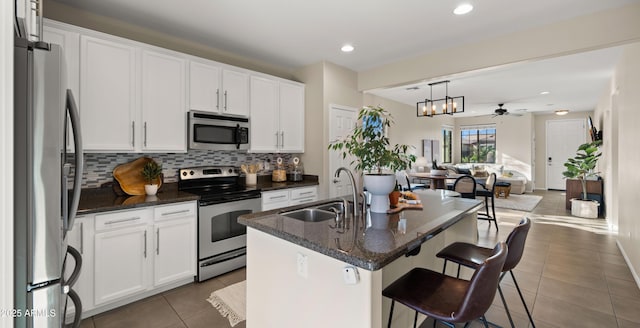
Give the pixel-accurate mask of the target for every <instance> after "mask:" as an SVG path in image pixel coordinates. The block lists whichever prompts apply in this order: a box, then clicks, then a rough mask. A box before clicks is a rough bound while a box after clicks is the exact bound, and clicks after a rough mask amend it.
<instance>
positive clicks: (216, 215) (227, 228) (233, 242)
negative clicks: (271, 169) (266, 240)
mask: <svg viewBox="0 0 640 328" xmlns="http://www.w3.org/2000/svg"><path fill="white" fill-rule="evenodd" d="M179 174H180V178H179V181H178V188H179V189H180V190H182V191H186V192H190V193H193V194H196V195H199V196H200V201H199V203H198V204H199V209H198V281H203V280H206V279H209V278H212V277H215V276H218V275H221V274H223V273H226V272H229V271H232V270H235V269H238V268H241V267H243V266H245V265H246V246H247V236H246V233H247V229H246V227H245V226H244V225H241V224H238V216H240V215H243V214H248V213H253V212H258V211H260V207H261V202H260V195H261V194H260V190H258V189H256V188H246V187H245V186H244V184H243V183H242V179H240V173H239V170H238V168H236V167H230V166H201V167H192V168H183V169H180V173H179Z"/></svg>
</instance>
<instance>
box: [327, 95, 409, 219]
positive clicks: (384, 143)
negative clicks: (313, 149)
mask: <svg viewBox="0 0 640 328" xmlns="http://www.w3.org/2000/svg"><path fill="white" fill-rule="evenodd" d="M393 123H394V122H393V118H392V117H391V115H390V114H389V113H388V112H387V111H386V110H385V109H384V108H382V107H373V106H367V107H363V108H362V109H360V111H359V112H358V122H357V123H356V126H355V128H354V129H353V130H352V131H351V133H350V134H349V135H347V136H345V137H343V138H341V139H339V140H336V141H333V142H331V143H330V144H329V149H330V150H337V151H340V152H341V153H342V157H343V158H346V157H347V155H350V156H353V158H354V160H353V161H352V162H351V164H352V165H354V164H355V166H354V168H355V170H356V171H361V172H362V173H363V174H364V177H363V180H364V187H365V188H366V189H367V192H369V193H371V211H372V212H374V213H386V212H387V210H388V209H389V193H391V192H392V191H393V189H394V187H395V183H396V177H395V171H398V170H404V169H407V168H410V167H411V163H413V162H415V160H416V157H415V156H414V155H411V154H407V150H408V149H409V146H407V145H398V144H396V145H394V146H391V144H390V142H389V138H388V137H387V136H386V134H385V132H386V130H387V128H389V127H390V126H391V125H392V124H393Z"/></svg>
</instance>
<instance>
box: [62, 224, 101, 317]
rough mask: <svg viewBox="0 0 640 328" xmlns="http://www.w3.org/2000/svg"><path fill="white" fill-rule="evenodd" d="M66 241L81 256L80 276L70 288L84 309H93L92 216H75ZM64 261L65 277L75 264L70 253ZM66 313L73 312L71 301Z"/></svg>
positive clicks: (69, 274) (68, 275)
mask: <svg viewBox="0 0 640 328" xmlns="http://www.w3.org/2000/svg"><path fill="white" fill-rule="evenodd" d="M67 242H68V244H69V245H70V246H73V247H74V248H75V249H76V250H78V252H80V255H81V256H82V267H81V268H80V276H79V277H78V280H77V281H76V283H75V284H74V285H73V286H71V288H72V289H73V290H74V291H75V292H76V293H78V296H80V300H81V301H82V309H83V310H84V311H87V310H91V309H93V307H94V306H93V217H78V218H76V220H75V222H74V224H73V229H72V230H71V231H69V232H68V233H67ZM65 261H66V263H65V273H64V277H65V279H68V278H69V277H70V276H71V273H72V272H73V270H74V268H75V266H76V264H75V261H74V259H73V257H72V256H71V255H67V258H66V260H65ZM67 308H68V310H67V315H69V314H71V313H74V312H75V309H74V307H73V302H71V301H69V302H68V305H67Z"/></svg>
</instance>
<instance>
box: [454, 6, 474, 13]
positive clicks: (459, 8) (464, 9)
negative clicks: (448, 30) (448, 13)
mask: <svg viewBox="0 0 640 328" xmlns="http://www.w3.org/2000/svg"><path fill="white" fill-rule="evenodd" d="M472 10H473V6H472V5H470V4H468V3H463V4H461V5H459V6H457V7H456V9H454V10H453V13H454V14H456V15H464V14H468V13H469V12H471V11H472Z"/></svg>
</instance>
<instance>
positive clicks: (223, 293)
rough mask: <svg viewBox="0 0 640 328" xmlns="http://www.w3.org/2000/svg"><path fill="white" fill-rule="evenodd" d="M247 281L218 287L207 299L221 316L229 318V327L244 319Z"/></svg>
mask: <svg viewBox="0 0 640 328" xmlns="http://www.w3.org/2000/svg"><path fill="white" fill-rule="evenodd" d="M246 295H247V281H246V280H243V281H241V282H239V283H237V284H233V285H230V286H227V287H225V288H222V289H218V290H216V291H215V292H213V293H211V296H209V298H208V299H207V301H209V303H211V305H213V307H215V308H216V309H218V311H219V312H220V314H221V315H222V316H223V317H227V319H229V323H230V324H231V327H234V326H235V325H237V324H238V323H239V322H241V321H244V320H245V319H246V307H247V306H246Z"/></svg>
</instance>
